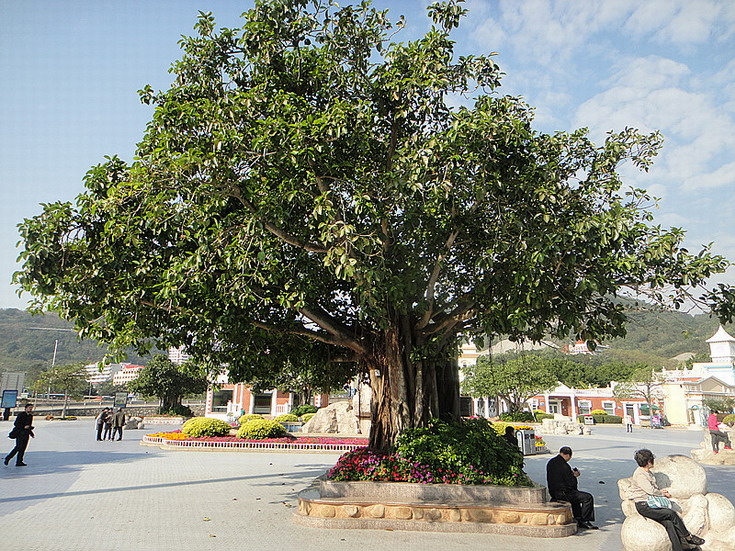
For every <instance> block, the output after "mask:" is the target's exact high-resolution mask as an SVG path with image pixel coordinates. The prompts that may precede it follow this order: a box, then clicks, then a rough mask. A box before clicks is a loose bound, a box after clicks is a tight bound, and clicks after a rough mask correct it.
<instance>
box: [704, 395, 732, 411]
mask: <svg viewBox="0 0 735 551" xmlns="http://www.w3.org/2000/svg"><path fill="white" fill-rule="evenodd" d="M702 403H703V404H704V405H705V407H706V408H707V409H709V410H717V411H719V412H721V413H729V412H731V411H733V408H735V398H730V397H723V398H705V399H704V400H702Z"/></svg>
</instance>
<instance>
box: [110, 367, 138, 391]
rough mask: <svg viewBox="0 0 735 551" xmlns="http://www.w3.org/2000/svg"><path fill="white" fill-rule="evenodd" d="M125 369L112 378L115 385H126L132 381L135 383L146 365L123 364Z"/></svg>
mask: <svg viewBox="0 0 735 551" xmlns="http://www.w3.org/2000/svg"><path fill="white" fill-rule="evenodd" d="M122 365H123V368H122V369H121V370H120V371H118V372H117V373H115V374H114V375H113V376H112V384H113V385H119V386H122V385H125V384H127V383H129V382H130V381H134V380H135V379H137V378H138V376H139V375H140V371H141V370H142V369H144V368H145V366H144V365H134V364H122Z"/></svg>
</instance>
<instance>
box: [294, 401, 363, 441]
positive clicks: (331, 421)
mask: <svg viewBox="0 0 735 551" xmlns="http://www.w3.org/2000/svg"><path fill="white" fill-rule="evenodd" d="M301 432H304V433H314V434H358V433H359V430H358V423H357V417H355V414H354V411H353V409H352V404H351V403H350V402H336V403H334V404H329V405H328V406H327V407H325V408H321V409H320V410H319V411H317V412H316V415H314V417H312V418H311V419H310V420H309V421H308V422H307V423H304V425H303V426H302V427H301Z"/></svg>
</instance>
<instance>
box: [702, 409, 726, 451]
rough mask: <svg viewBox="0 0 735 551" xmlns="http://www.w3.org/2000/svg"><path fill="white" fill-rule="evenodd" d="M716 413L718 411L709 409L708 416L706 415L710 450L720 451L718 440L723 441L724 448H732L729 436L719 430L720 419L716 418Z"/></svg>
mask: <svg viewBox="0 0 735 551" xmlns="http://www.w3.org/2000/svg"><path fill="white" fill-rule="evenodd" d="M718 413H719V411H717V410H716V409H713V410H712V411H710V414H709V417H707V428H708V429H709V433H710V436H711V438H712V451H713V452H715V453H720V442H724V443H725V449H726V450H731V449H732V443H731V442H730V437H728V436H727V434H726V433H724V432H722V431H721V430H720V420H719V419H718V418H717V414H718Z"/></svg>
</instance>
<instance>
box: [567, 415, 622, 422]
mask: <svg viewBox="0 0 735 551" xmlns="http://www.w3.org/2000/svg"><path fill="white" fill-rule="evenodd" d="M592 417H593V418H594V419H595V423H610V424H620V423H622V422H623V418H622V417H620V416H619V415H608V414H606V413H605V414H594V413H593V415H592ZM577 421H579V422H580V423H584V415H577Z"/></svg>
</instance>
